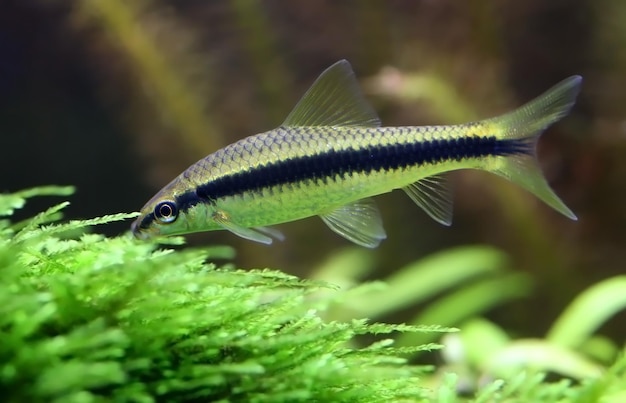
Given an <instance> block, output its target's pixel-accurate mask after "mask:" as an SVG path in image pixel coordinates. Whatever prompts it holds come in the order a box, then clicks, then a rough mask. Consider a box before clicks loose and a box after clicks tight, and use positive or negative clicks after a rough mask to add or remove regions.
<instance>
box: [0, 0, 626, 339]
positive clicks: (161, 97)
mask: <svg viewBox="0 0 626 403" xmlns="http://www.w3.org/2000/svg"><path fill="white" fill-rule="evenodd" d="M625 22H626V3H625V2H623V1H620V0H595V1H592V0H569V1H567V0H555V1H550V2H546V1H542V0H528V1H523V2H521V1H513V0H506V1H495V0H476V1H471V2H469V1H458V0H388V1H383V0H378V1H376V0H363V1H357V0H352V1H348V0H346V1H305V0H296V1H278V0H211V1H206V0H204V1H203V0H176V1H166V0H160V1H157V0H143V1H134V2H126V1H123V0H82V1H81V0H74V1H71V0H68V1H61V0H56V1H53V0H49V1H43V0H42V1H34V0H4V1H3V2H2V7H1V8H0V135H1V136H2V137H1V138H2V158H1V159H0V164H1V170H0V172H1V175H2V181H1V182H0V188H1V189H0V190H1V191H14V190H18V189H21V188H24V187H30V186H35V185H41V184H71V185H76V186H77V187H78V193H77V194H76V195H75V197H73V199H72V206H71V207H70V209H69V210H68V213H69V215H70V216H71V217H81V218H84V217H94V216H97V215H103V214H109V213H115V212H120V211H136V210H138V209H139V208H140V207H141V206H142V205H143V204H144V202H145V201H147V200H148V198H150V197H151V196H152V195H153V194H154V193H155V192H156V191H158V189H160V188H161V187H162V186H163V185H165V184H166V183H167V182H169V181H170V180H171V179H172V178H173V177H174V176H176V175H178V174H179V173H180V172H181V171H182V170H184V169H185V168H186V167H187V166H189V165H190V164H191V163H193V162H195V161H196V160H198V159H199V158H202V157H204V156H205V155H207V154H209V153H211V152H213V151H215V150H216V149H218V148H219V147H222V146H224V145H226V144H228V143H231V142H233V141H236V140H237V139H240V138H242V137H245V136H248V135H252V134H255V133H259V132H262V131H265V130H268V129H272V128H274V127H276V126H277V125H279V124H280V123H281V122H282V120H283V119H284V118H285V117H286V116H287V114H288V113H289V111H290V110H291V108H292V107H293V105H295V103H296V102H297V100H298V99H299V97H300V96H301V95H302V94H303V93H304V91H305V90H306V89H307V88H308V86H309V85H310V84H311V83H312V82H313V80H314V79H315V78H316V77H317V75H318V74H319V73H321V72H322V71H323V70H324V69H325V68H326V67H327V66H329V65H330V64H332V63H333V62H335V61H337V60H339V59H342V58H345V59H348V60H349V61H350V62H351V63H352V65H353V68H354V70H355V72H356V74H357V76H358V78H359V80H360V81H361V83H362V85H363V88H364V91H365V93H366V95H367V97H368V99H370V100H371V102H372V104H373V105H374V107H375V109H376V110H377V111H378V112H379V113H380V116H381V118H382V121H383V124H384V125H386V126H395V125H424V124H448V123H459V122H464V121H468V120H473V119H477V118H483V117H490V116H493V115H497V114H499V113H502V112H505V111H508V110H510V109H513V108H515V107H516V106H519V105H520V104H521V103H523V102H525V101H528V100H529V99H531V98H532V97H534V96H536V95H539V94H540V93H541V92H542V91H544V90H546V89H547V88H549V87H550V86H551V85H553V84H555V83H556V82H558V81H559V80H561V79H563V78H565V77H567V76H569V75H572V74H581V75H582V76H583V77H584V79H585V81H584V84H583V90H582V93H581V95H580V97H579V101H578V103H577V105H576V106H575V108H574V110H573V111H572V113H571V115H570V116H568V117H567V118H566V119H564V120H563V121H562V122H560V123H558V124H557V125H555V126H554V127H552V128H551V129H549V130H548V132H547V133H546V135H544V136H543V137H542V140H541V142H540V145H539V154H540V161H541V163H542V167H543V169H544V173H545V175H546V177H547V178H548V180H549V182H550V183H551V184H552V186H553V188H554V189H555V191H556V192H557V194H558V195H559V196H560V197H561V198H562V199H563V200H564V202H565V203H566V204H567V205H568V206H570V207H571V209H572V210H573V211H574V212H575V213H576V214H577V215H578V217H579V221H578V222H571V221H568V220H567V219H565V218H564V217H562V216H560V215H559V214H557V213H556V212H554V211H552V210H551V209H549V208H548V207H546V206H544V205H543V204H541V203H540V202H539V201H538V200H536V199H534V198H533V197H532V196H531V195H529V194H527V193H525V192H523V191H521V190H519V189H517V188H515V187H514V186H513V185H511V184H509V183H505V182H504V181H503V180H501V179H499V178H496V177H495V176H490V175H489V174H486V173H481V172H466V171H464V172H457V173H455V174H454V175H453V181H454V182H455V184H456V186H455V188H456V190H455V215H454V223H453V226H452V227H450V228H445V227H442V226H440V225H438V224H437V223H435V222H434V221H432V220H431V219H429V218H428V217H427V216H426V215H425V214H424V213H423V212H422V211H421V210H420V209H419V208H417V207H416V206H415V205H414V204H413V203H412V202H411V201H410V200H409V198H408V197H406V195H404V194H403V193H402V192H394V193H391V194H386V195H382V196H380V197H378V198H377V201H378V204H379V206H380V208H381V210H382V215H383V219H384V221H385V227H386V229H387V233H388V239H387V240H386V241H385V242H383V244H382V245H381V247H380V248H378V249H377V250H375V251H373V252H368V255H367V261H368V264H371V265H373V269H372V270H371V271H370V272H369V274H368V276H369V278H382V277H385V276H387V275H389V274H390V273H392V272H393V271H394V270H395V269H397V268H399V267H402V266H404V265H406V264H408V263H410V262H413V261H416V260H418V259H421V258H423V257H424V256H427V255H429V254H430V253H433V252H438V251H442V250H445V249H446V248H449V247H453V246H459V245H468V244H487V245H492V246H495V247H497V248H498V249H500V250H502V251H504V252H505V254H506V255H507V256H508V259H509V263H508V265H510V266H511V267H512V268H513V269H514V270H516V271H519V272H522V273H526V274H527V275H528V278H530V279H532V283H533V291H532V295H531V296H530V297H528V296H527V297H526V298H524V299H519V300H515V301H511V302H509V303H507V304H504V305H501V306H499V307H498V308H496V309H492V310H491V311H490V312H489V317H490V318H492V319H494V320H495V321H497V322H498V323H500V324H503V325H504V326H505V327H506V328H507V329H510V331H511V332H513V333H517V334H523V335H527V336H533V335H540V334H543V333H545V331H546V329H547V328H548V325H549V324H550V323H551V322H552V321H553V320H554V318H555V317H556V316H558V314H559V313H560V312H561V311H562V309H563V307H564V306H565V305H566V304H567V303H568V302H569V301H571V300H572V298H573V297H574V296H575V295H577V294H578V293H580V292H581V290H583V289H585V288H587V287H588V286H589V285H590V284H593V283H596V282H597V281H599V280H601V279H605V278H608V277H611V276H614V275H616V274H619V273H623V272H624V261H625V260H626V231H624V228H626V207H625V206H626V203H625V202H626V197H625V196H626V192H625V190H624V186H623V178H624V177H625V175H626V159H625V158H624V153H625V152H626V120H625V119H626V95H625V93H624V91H623V88H625V85H626V74H625V73H626V46H624V45H625V44H626V23H625ZM32 209H33V211H39V210H40V209H41V207H40V206H38V205H37V203H33V205H32ZM128 225H129V224H121V225H118V226H114V225H111V226H110V227H108V229H107V231H109V234H112V235H113V234H119V233H121V232H123V231H126V230H127V228H128ZM280 229H281V230H282V231H283V232H284V233H285V234H286V235H287V239H286V241H285V242H282V243H277V244H275V245H273V246H271V247H267V246H264V245H258V244H254V243H251V242H248V241H245V240H241V239H239V238H236V237H235V236H233V235H231V234H229V233H226V232H215V233H207V234H196V235H193V236H189V237H188V239H189V242H190V243H191V244H228V245H233V246H235V248H236V249H237V251H238V255H237V258H236V263H237V264H238V265H240V266H242V267H275V268H281V269H282V270H285V271H289V272H291V273H293V274H298V275H302V276H307V275H309V274H310V273H311V272H312V271H314V270H315V269H316V268H319V267H320V266H321V265H324V264H325V262H327V258H328V257H329V256H332V255H333V253H335V252H336V251H337V250H338V249H340V248H345V247H346V246H349V245H348V243H347V241H345V240H344V239H342V238H340V237H338V236H336V235H335V234H333V233H332V232H331V231H330V230H328V229H327V228H326V227H325V226H324V225H323V223H322V222H321V220H319V219H317V218H311V219H308V220H304V221H301V222H296V223H290V224H285V225H282V226H281V227H280ZM439 275H440V276H442V277H445V276H446V275H447V273H446V270H445V267H442V268H441V272H440V274H439ZM520 287H523V288H525V287H527V283H526V282H524V283H523V284H520ZM417 309H419V308H417ZM415 310H416V308H412V311H411V312H412V313H407V312H399V313H398V315H400V317H402V315H405V316H407V315H413V314H414V313H415ZM400 319H401V318H400ZM622 323H626V316H625V315H624V314H623V313H622V314H621V317H620V316H619V315H618V316H617V317H616V318H614V319H613V320H611V321H610V322H609V323H608V324H606V325H605V328H604V329H603V332H604V333H608V334H610V335H611V336H612V337H613V338H614V340H618V342H619V343H621V342H622V341H623V340H624V338H625V336H626V328H625V327H624V326H623V325H622Z"/></svg>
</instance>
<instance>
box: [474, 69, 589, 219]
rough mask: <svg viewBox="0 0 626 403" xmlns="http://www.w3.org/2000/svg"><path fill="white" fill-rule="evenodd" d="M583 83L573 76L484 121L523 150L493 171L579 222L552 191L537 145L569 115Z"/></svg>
mask: <svg viewBox="0 0 626 403" xmlns="http://www.w3.org/2000/svg"><path fill="white" fill-rule="evenodd" d="M581 83H582V77H580V76H572V77H569V78H567V79H565V80H563V81H561V82H560V83H559V84H557V85H555V86H554V87H552V88H551V89H549V90H548V91H546V92H545V93H544V94H542V95H540V96H539V97H537V98H535V99H534V100H532V101H530V102H528V103H527V104H526V105H524V106H522V107H520V108H519V109H517V110H515V111H513V112H510V113H507V114H505V115H502V116H500V117H497V118H493V119H488V120H486V121H485V122H484V123H485V124H486V125H488V126H489V127H493V128H494V129H495V131H496V132H497V133H498V134H497V136H498V138H499V139H502V140H517V147H519V149H520V151H522V152H519V153H514V154H512V155H508V156H506V157H501V158H498V160H499V161H498V163H497V164H496V165H494V166H492V167H490V168H489V171H490V172H493V173H495V174H497V175H500V176H502V177H504V178H506V179H508V180H510V181H512V182H513V183H515V184H517V185H519V186H521V187H523V188H524V189H526V190H528V191H529V192H531V193H532V194H534V195H535V196H537V197H538V198H539V199H541V200H543V201H544V202H545V203H546V204H548V205H549V206H550V207H552V208H553V209H555V210H556V211H558V212H560V213H561V214H563V215H564V216H566V217H568V218H570V219H572V220H576V219H577V218H576V215H574V213H573V212H572V211H571V210H570V209H569V208H568V207H567V206H566V205H565V204H564V203H563V202H562V201H561V199H559V197H558V196H557V195H556V194H555V193H554V192H553V191H552V189H550V187H549V185H548V183H547V182H546V179H545V177H544V176H543V174H542V172H541V169H540V168H539V164H538V162H537V157H536V144H537V139H538V138H539V136H540V135H541V133H542V132H543V131H544V130H545V129H546V128H547V127H548V126H550V125H551V124H553V123H555V122H556V121H558V120H559V119H561V118H563V117H564V116H565V115H567V113H568V112H569V110H570V109H571V107H572V106H573V105H574V102H575V101H576V96H577V95H578V92H579V91H580V85H581ZM520 140H521V141H520Z"/></svg>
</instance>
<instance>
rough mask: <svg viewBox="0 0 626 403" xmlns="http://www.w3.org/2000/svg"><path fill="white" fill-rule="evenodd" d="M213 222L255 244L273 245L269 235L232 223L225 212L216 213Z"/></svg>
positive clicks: (259, 230)
mask: <svg viewBox="0 0 626 403" xmlns="http://www.w3.org/2000/svg"><path fill="white" fill-rule="evenodd" d="M213 220H214V221H215V222H216V223H217V224H219V225H220V226H221V227H222V228H224V229H225V230H227V231H230V232H232V233H233V234H235V235H237V236H240V237H242V238H245V239H249V240H251V241H255V242H260V243H264V244H266V245H271V243H272V238H271V237H269V236H267V235H264V234H263V231H262V230H261V229H254V228H246V227H242V226H240V225H237V224H235V223H234V222H232V221H230V219H229V217H228V215H227V214H225V213H223V212H216V213H215V214H214V215H213ZM263 230H268V228H263ZM271 231H272V230H270V231H269V232H271ZM266 233H267V232H266ZM268 235H269V234H268Z"/></svg>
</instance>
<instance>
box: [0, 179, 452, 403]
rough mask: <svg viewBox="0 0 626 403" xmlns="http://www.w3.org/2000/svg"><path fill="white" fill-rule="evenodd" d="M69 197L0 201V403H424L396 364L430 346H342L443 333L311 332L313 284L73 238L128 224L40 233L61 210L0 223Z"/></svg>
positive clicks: (65, 226) (148, 248)
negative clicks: (372, 337)
mask: <svg viewBox="0 0 626 403" xmlns="http://www.w3.org/2000/svg"><path fill="white" fill-rule="evenodd" d="M70 192H71V189H69V188H57V187H48V188H39V189H35V190H28V191H23V192H20V193H16V194H11V195H0V216H3V217H5V219H4V220H1V221H0V340H1V341H0V396H2V397H3V398H2V400H3V401H14V402H26V401H28V402H36V401H59V402H60V401H63V402H68V401H70V402H92V401H105V400H106V401H110V400H114V401H134V402H151V401H157V400H158V401H192V400H193V401H196V400H198V401H220V400H222V401H227V400H228V401H256V402H264V401H267V402H279V401H367V402H375V401H385V402H386V401H391V400H404V399H406V400H420V399H423V398H425V396H426V393H427V391H426V389H424V388H422V387H420V386H419V385H418V380H417V376H418V375H420V374H421V373H423V372H424V368H423V367H416V366H410V365H407V364H406V362H405V360H404V359H403V358H402V355H403V354H405V353H410V352H415V351H418V350H422V349H432V348H435V346H434V345H424V346H417V347H414V348H403V349H397V348H393V347H392V346H391V343H390V342H389V341H386V340H382V341H380V342H377V343H375V344H373V345H371V346H369V347H366V348H353V347H350V345H351V343H350V341H351V340H352V339H353V338H354V337H355V336H358V335H362V334H367V333H369V334H372V333H391V332H396V331H402V332H422V331H427V330H432V331H441V330H444V329H440V328H436V327H433V328H422V327H414V326H403V325H383V324H368V323H367V322H365V321H362V320H358V321H352V322H349V323H340V322H330V323H328V322H324V321H323V320H322V319H321V318H320V316H318V314H317V312H318V310H317V309H320V308H322V309H323V307H324V306H325V304H326V302H325V301H320V298H321V297H318V298H316V296H315V293H316V291H318V290H320V289H322V288H328V286H327V285H325V284H321V283H315V282H310V281H302V280H300V279H298V278H295V277H292V276H289V275H285V274H283V273H280V272H276V271H271V270H250V271H243V270H236V269H229V268H220V267H218V266H216V265H215V264H213V263H208V262H207V261H211V260H214V259H215V258H224V257H228V256H229V255H230V254H232V251H231V250H230V249H228V248H203V249H185V250H182V251H174V250H172V249H159V248H157V245H155V244H151V243H145V242H139V241H136V240H134V239H132V238H131V237H130V236H120V237H115V238H106V237H104V236H101V235H96V234H89V233H86V232H85V228H87V227H89V226H92V225H96V224H101V223H106V222H111V221H115V220H124V219H128V218H131V217H134V216H135V214H117V215H111V216H107V217H101V218H96V219H92V220H83V221H70V222H66V223H53V224H50V222H53V221H56V220H58V218H59V217H60V212H61V210H62V209H63V208H64V207H65V206H66V205H67V203H62V204H59V205H57V206H55V207H52V208H51V209H49V210H48V211H46V212H44V213H41V214H39V215H37V216H36V217H34V218H32V219H29V220H26V221H24V222H20V223H16V224H15V223H11V221H10V220H9V219H6V217H8V216H10V215H11V214H12V213H13V210H15V209H17V208H21V207H22V206H23V205H24V203H25V201H26V199H27V198H28V197H31V196H35V195H43V194H57V195H67V194H69V193H70ZM170 242H171V243H172V244H176V243H181V242H182V240H181V239H179V238H173V239H171V240H170ZM318 295H319V294H318ZM325 298H326V297H325ZM314 308H317V309H314Z"/></svg>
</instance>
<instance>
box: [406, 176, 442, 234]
mask: <svg viewBox="0 0 626 403" xmlns="http://www.w3.org/2000/svg"><path fill="white" fill-rule="evenodd" d="M402 190H404V191H405V192H406V194H407V195H409V197H410V198H411V200H413V201H414V202H415V204H417V205H418V206H420V207H421V208H422V209H423V210H424V211H425V212H426V214H428V215H429V216H430V217H431V218H432V219H434V220H435V221H437V222H438V223H440V224H443V225H451V224H452V186H450V184H449V183H448V180H447V178H446V177H445V176H442V175H435V176H429V177H427V178H424V179H420V180H419V181H417V182H415V183H412V184H410V185H409V186H406V187H404V188H402Z"/></svg>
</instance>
